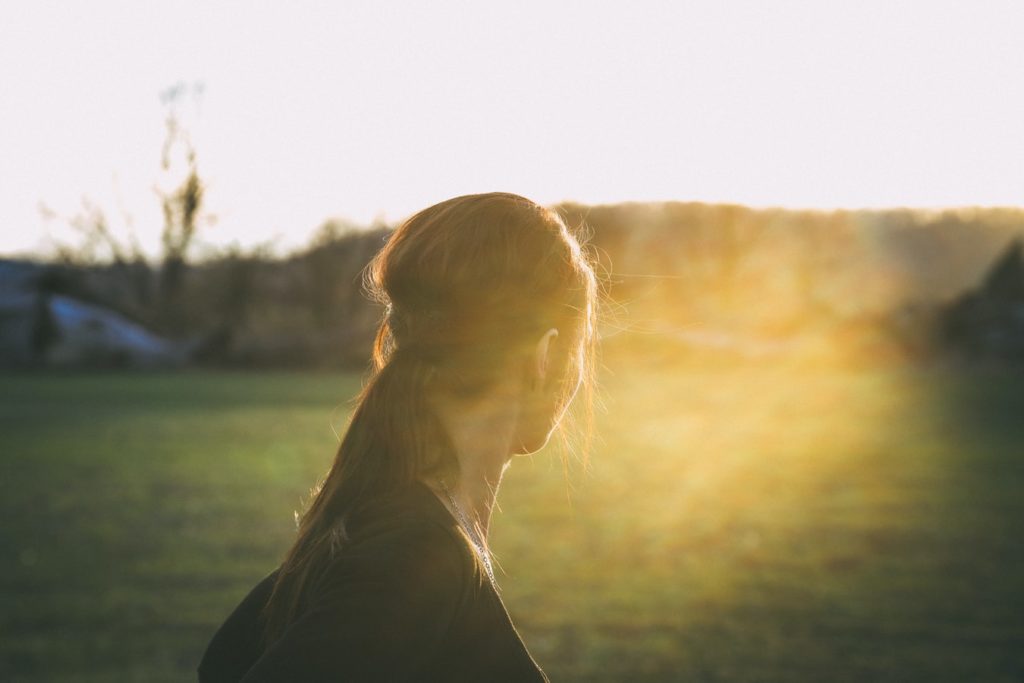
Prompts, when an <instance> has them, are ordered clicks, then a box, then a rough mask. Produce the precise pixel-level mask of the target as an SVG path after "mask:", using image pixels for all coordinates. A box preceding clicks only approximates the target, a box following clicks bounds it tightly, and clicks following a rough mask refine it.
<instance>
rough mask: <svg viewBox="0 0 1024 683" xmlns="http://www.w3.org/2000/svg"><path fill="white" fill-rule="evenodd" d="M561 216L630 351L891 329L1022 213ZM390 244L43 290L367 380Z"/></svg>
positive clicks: (232, 357)
mask: <svg viewBox="0 0 1024 683" xmlns="http://www.w3.org/2000/svg"><path fill="white" fill-rule="evenodd" d="M554 208H555V209H556V210H557V211H559V212H560V213H561V214H562V215H563V216H564V217H565V219H566V221H567V222H568V223H569V225H570V226H572V227H574V228H577V229H579V230H580V231H581V232H582V233H584V234H585V235H586V237H587V241H588V243H589V245H590V248H591V249H593V250H594V253H595V256H596V258H597V260H598V262H599V264H600V270H601V273H602V277H603V279H604V282H605V290H606V294H607V302H608V305H607V306H606V313H607V315H606V321H607V323H606V325H607V328H608V329H607V330H606V332H607V333H608V336H609V338H612V337H614V338H617V339H619V340H620V341H621V340H623V339H629V338H634V337H636V338H640V337H646V338H647V340H648V341H649V340H650V338H652V337H653V338H659V337H666V338H668V337H672V336H673V334H675V333H676V332H683V333H685V332H686V331H693V330H703V331H705V332H714V333H716V334H727V335H730V336H731V337H742V338H756V339H771V340H779V339H785V338H792V337H794V336H799V335H800V334H803V333H804V332H805V331H806V330H809V329H822V328H823V327H829V326H831V327H833V328H834V327H836V326H842V325H848V324H849V323H850V321H871V324H872V325H876V326H882V327H884V326H886V325H889V324H890V323H891V322H892V321H893V320H903V319H904V318H905V314H906V312H907V311H908V310H911V311H921V310H926V311H930V310H933V309H935V308H937V307H939V306H942V305H944V304H945V303H947V302H949V301H951V300H952V299H953V298H955V297H956V296H957V295H959V294H961V293H962V292H963V291H964V290H966V289H968V288H971V287H973V286H975V285H976V284H977V283H978V281H979V279H980V278H981V277H982V276H983V274H984V272H985V270H986V268H987V267H988V266H989V264H990V263H991V262H992V261H993V260H994V259H995V258H996V257H997V256H998V254H999V253H1000V252H1001V251H1002V250H1003V249H1005V247H1006V245H1007V244H1008V243H1009V242H1011V241H1012V240H1013V239H1014V238H1015V237H1019V236H1021V235H1022V234H1024V210H1020V209H962V210H946V211H921V210H909V209H907V210H903V209H900V210H886V211H867V210H865V211H831V212H824V211H798V210H784V209H751V208H747V207H743V206H736V205H709V204H701V203H683V202H665V203H625V204H616V205H604V206H584V205H579V204H572V203H569V204H563V205H559V206H557V207H554ZM389 232H390V230H389V229H388V228H386V227H377V228H372V229H358V228H353V227H351V226H349V225H347V224H343V223H338V222H328V223H326V224H325V225H324V226H323V227H322V228H321V230H320V231H319V232H318V234H317V237H316V238H315V240H314V242H313V243H312V244H310V245H309V246H308V247H307V248H306V249H304V250H302V251H299V252H297V253H294V254H292V255H289V256H286V257H274V256H271V255H268V254H266V253H264V252H260V251H253V252H245V251H241V250H235V251H233V252H230V253H227V254H223V255H220V256H218V257H216V258H212V259H208V260H205V261H202V262H198V263H186V264H184V266H183V265H182V264H180V263H178V264H175V266H174V267H175V268H179V269H181V272H180V273H176V275H175V276H176V278H177V279H178V283H177V285H176V287H175V292H174V296H173V297H168V296H166V295H165V293H162V291H161V282H162V281H164V280H166V278H163V279H162V278H161V272H160V271H161V267H160V266H154V265H151V264H149V263H147V262H146V261H144V260H141V259H134V260H125V259H119V260H116V261H115V262H114V263H106V264H82V263H79V264H76V263H73V262H70V261H68V262H65V263H64V264H54V265H52V266H51V267H50V268H48V270H47V274H46V277H45V278H44V280H43V282H42V283H41V285H40V286H41V287H42V288H43V289H44V290H45V291H48V292H53V293H61V294H66V295H69V296H74V297H77V298H79V299H82V300H86V301H89V302H92V303H98V304H101V305H103V306H105V307H108V308H111V309H113V310H116V311H118V312H120V313H121V314H123V315H125V316H127V317H129V318H130V319H132V320H135V321H137V322H139V323H141V324H143V325H145V326H146V327H148V328H149V329H152V330H155V331H157V332H159V333H161V334H163V335H165V336H168V337H172V338H179V339H190V340H193V341H195V342H196V343H195V348H196V360H197V361H198V362H208V363H217V364H246V365H265V364H272V365H350V366H351V365H359V366H361V365H363V364H365V361H366V358H367V357H368V353H369V347H370V343H371V340H372V334H373V329H374V328H375V326H376V324H377V321H378V320H379V318H380V315H381V311H380V310H379V308H378V307H377V306H376V305H375V304H373V303H371V302H369V301H367V300H366V299H365V298H364V296H363V293H362V271H363V269H364V267H365V266H366V264H367V263H368V261H369V260H370V258H371V257H372V256H373V255H374V254H375V253H376V252H377V250H378V249H379V248H380V247H381V245H382V244H383V243H384V241H385V240H386V239H387V236H388V234H389ZM901 316H903V317H902V318H901ZM923 319H927V316H925V318H923ZM922 324H923V323H922ZM899 334H901V335H904V336H908V335H909V336H908V338H914V337H915V335H917V336H920V334H921V333H920V331H911V332H909V333H908V332H907V331H906V330H903V331H901V332H899ZM912 343H920V342H919V340H918V341H914V342H912Z"/></svg>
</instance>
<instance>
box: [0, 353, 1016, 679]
mask: <svg viewBox="0 0 1024 683" xmlns="http://www.w3.org/2000/svg"><path fill="white" fill-rule="evenodd" d="M602 379H603V404H602V407H599V410H598V413H597V427H596V430H595V437H596V439H595V443H594V445H593V448H592V451H591V454H590V461H589V466H588V467H586V468H584V467H583V466H582V465H581V464H580V463H579V462H576V461H570V465H569V467H568V470H569V473H568V477H566V475H565V474H564V472H563V466H562V462H561V460H560V458H559V456H558V454H557V453H556V452H555V449H553V448H551V449H549V450H548V451H546V452H542V453H540V454H538V455H536V456H534V457H532V458H528V459H523V460H522V461H521V462H517V463H515V465H514V467H513V468H512V469H511V470H510V473H509V476H508V478H507V479H506V482H505V484H504V488H503V491H502V495H501V498H500V502H501V505H502V513H501V514H500V515H499V516H498V518H497V519H496V522H495V527H494V529H493V537H492V543H493V546H494V548H495V551H496V553H497V556H498V559H499V560H500V563H501V566H502V569H503V571H502V573H501V575H500V582H501V584H502V586H503V590H504V598H505V601H506V603H507V605H508V607H509V609H510V611H511V612H512V614H513V617H514V618H515V619H516V621H517V623H518V625H519V627H520V630H521V632H522V634H523V636H524V639H525V640H526V642H527V644H528V646H529V647H530V648H531V650H532V652H533V653H534V655H535V657H536V658H537V659H538V661H539V662H540V663H541V664H542V665H543V666H544V668H545V669H546V670H547V672H548V673H549V675H550V676H551V678H552V680H555V681H623V680H630V681H642V680H651V681H655V680H658V681H662V680H665V681H668V680H697V681H1008V682H1009V681H1020V680H1024V580H1022V577H1024V538H1022V533H1021V532H1022V529H1024V527H1022V525H1021V522H1022V521H1024V498H1022V495H1021V494H1022V492H1024V391H1022V389H1021V387H1022V386H1024V385H1022V379H1024V375H1022V374H1021V373H1020V372H1010V371H1007V370H999V371H996V370H991V371H986V370H975V371H973V372H971V373H970V374H968V373H966V372H964V371H954V370H950V369H901V370H872V371H858V372H854V371H850V370H838V369H830V370H826V369H817V370H814V369H810V368H801V367H797V366H792V365H791V366H784V365H779V366H775V367H770V368H769V367H737V368H731V369H713V370H708V369H705V370H699V369H695V368H687V367H682V366H680V367H670V368H666V367H665V366H662V365H656V364H654V363H650V364H648V365H645V364H643V363H639V362H635V363H632V364H629V365H625V366H622V367H615V371H614V372H612V371H607V370H606V371H605V372H604V373H603V377H602ZM0 382H2V385H3V391H2V392H0V433H2V441H0V486H2V489H3V495H2V497H0V519H2V522H0V529H2V533H0V551H2V557H3V558H4V561H3V562H2V563H0V635H2V637H0V679H3V680H5V681H43V680H46V681H52V680H140V681H162V680H168V681H171V680H186V679H190V678H193V673H192V672H193V671H194V668H195V665H196V663H197V661H198V659H199V657H200V655H201V653H202V650H203V648H204V646H205V644H206V642H207V641H208V639H209V638H210V636H211V635H212V633H213V630H214V629H215V628H216V626H217V625H218V624H219V623H220V621H221V620H222V619H223V618H224V617H225V616H226V614H227V612H228V611H229V610H230V609H231V608H232V607H233V606H234V605H235V604H236V603H237V601H238V600H239V599H240V598H241V597H242V595H243V594H244V593H245V592H246V591H247V590H248V589H249V588H250V587H251V586H252V585H253V584H254V583H255V582H256V581H257V580H258V579H259V578H261V577H262V576H263V575H264V574H265V573H267V572H268V571H270V570H271V569H272V568H273V567H274V566H275V564H276V562H277V560H278V558H279V557H280V554H281V553H282V552H283V550H284V549H285V548H286V546H287V544H288V541H289V538H290V534H291V533H292V529H293V522H292V517H291V516H292V511H293V510H294V509H296V508H297V507H298V506H299V504H300V500H301V498H302V497H303V496H304V495H305V492H306V491H307V490H308V487H309V486H310V485H311V484H312V483H313V482H314V481H315V480H316V478H317V477H318V476H319V475H320V474H321V473H323V471H324V470H325V468H326V467H327V465H328V463H329V461H330V459H331V458H332V456H333V451H334V445H335V443H336V441H335V436H334V434H333V433H332V425H334V427H335V428H337V429H339V430H340V429H341V428H342V426H343V425H344V420H345V416H346V410H347V408H346V405H347V404H346V401H347V399H348V398H349V397H351V396H352V395H353V394H354V393H355V391H356V390H357V388H358V384H359V377H358V376H355V375H343V374H334V375H330V374H322V373H321V374H259V375H251V374H232V373H182V374H166V375H161V374H135V375H132V374H76V375H32V376H30V375H13V376H6V377H3V378H2V380H0Z"/></svg>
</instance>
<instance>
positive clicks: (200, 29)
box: [0, 0, 1024, 254]
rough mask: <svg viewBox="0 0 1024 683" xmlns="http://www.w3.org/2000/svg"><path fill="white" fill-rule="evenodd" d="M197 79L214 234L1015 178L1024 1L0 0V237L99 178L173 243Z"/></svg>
mask: <svg viewBox="0 0 1024 683" xmlns="http://www.w3.org/2000/svg"><path fill="white" fill-rule="evenodd" d="M179 82H182V83H185V84H187V85H189V86H192V85H194V84H201V87H202V95H201V97H198V98H193V99H187V100H185V101H183V102H182V104H181V107H180V111H181V114H182V117H183V119H184V120H185V121H186V123H187V124H188V126H189V128H190V129H191V131H192V135H193V137H194V139H195V145H196V149H197V156H198V163H199V171H200V174H201V176H202V177H203V178H204V179H205V180H206V182H207V183H208V187H209V190H208V209H209V211H210V212H211V213H212V214H214V215H215V216H216V217H217V220H216V223H215V224H213V225H210V226H207V227H205V228H204V230H203V237H204V242H206V243H208V244H212V245H226V244H229V243H231V242H237V243H239V244H241V245H243V246H251V245H253V244H256V243H258V242H265V241H268V240H271V241H272V242H273V244H274V245H275V246H276V247H277V248H278V249H279V250H287V249H291V248H295V247H296V246H298V245H300V244H302V243H303V242H305V241H306V240H307V239H308V238H309V236H310V234H311V233H312V232H313V231H314V230H315V228H316V227H317V226H318V225H319V224H320V223H322V222H323V221H324V219H326V218H328V217H332V216H334V217H342V218H346V219H349V220H352V221H355V222H357V223H369V222H371V221H373V220H375V219H380V220H386V221H393V220H397V219H400V218H402V217H404V216H406V215H408V214H410V213H412V212H413V211H415V210H417V209H419V208H422V207H425V206H427V205H429V204H432V203H434V202H437V201H440V200H442V199H445V198H447V197H450V196H454V195H458V194H465V193H469V192H481V191H489V190H507V191H512V192H518V193H520V194H524V195H527V196H529V197H531V198H533V199H535V200H537V201H539V202H541V203H545V204H552V203H555V202H558V201H562V200H567V199H571V200H577V201H581V202H587V203H607V202H615V201H622V200H659V199H681V200H702V201H730V202H740V203H745V204H751V205H755V206H763V205H782V206H794V207H822V208H830V207H837V206H845V207H883V206H894V205H904V206H928V207H936V206H959V205H1022V204H1024V3H1020V2H984V1H977V2H963V1H961V2H940V1H936V0H929V1H926V2H893V1H892V0H887V1H883V2H864V1H858V2H847V1H845V0H843V1H836V2H823V1H816V2H815V1H809V2H781V1H779V0H773V1H772V2H756V1H751V2H723V1H709V2H684V1H680V0H674V1H668V2H644V1H636V2H619V3H611V2H593V1H578V2H560V1H558V0H544V1H540V2H533V1H523V0H517V1H516V2H504V3H501V4H496V3H488V2H479V1H478V0H477V1H466V2H449V1H444V2H442V1H439V0H433V1H431V2H405V3H393V2H360V3H356V2H319V3H313V2H297V1H294V0H293V1H290V2H287V3H284V2H281V3H271V2H245V3H241V2H239V3H228V2H217V3H214V2H209V1H208V0H207V1H205V2H153V3H151V2H145V3H142V2H102V1H99V2H72V1H70V0H69V1H68V2H64V3H52V2H37V1H33V2H25V3H14V2H10V3H7V2H5V3H4V12H3V19H2V21H0V87H2V90H0V253H6V254H10V253H17V252H26V251H31V250H37V251H38V250H42V249H45V248H47V245H48V244H51V243H52V240H53V239H64V240H68V241H72V242H73V241H74V239H75V236H74V233H73V232H71V231H70V229H69V228H68V227H67V225H66V223H67V220H68V219H69V218H70V217H72V216H74V215H75V213H76V212H78V211H79V210H80V206H81V202H82V199H83V198H89V199H90V200H91V201H92V202H93V203H94V204H96V205H97V206H99V207H101V208H102V209H104V210H105V211H106V212H107V213H108V214H109V215H110V218H111V222H112V223H113V225H114V228H115V231H120V232H119V234H124V230H125V228H124V226H123V225H122V224H121V218H120V216H121V215H122V214H124V213H126V214H128V215H129V216H131V219H132V221H133V224H134V230H135V231H136V233H137V234H138V235H139V237H140V239H141V241H142V243H143V245H144V246H145V247H146V248H147V249H150V250H151V251H153V252H154V253H155V250H156V245H157V244H158V239H159V232H160V226H161V216H160V212H159V204H158V200H157V198H156V195H155V193H154V191H153V187H154V185H155V184H157V183H165V184H166V183H167V182H170V180H173V178H170V179H169V178H168V177H163V178H162V177H161V175H160V169H159V157H160V146H161V143H162V140H163V136H164V128H163V126H164V116H165V108H164V105H163V104H162V103H161V101H160V98H159V95H160V93H161V92H162V91H164V90H166V89H167V88H168V87H170V86H172V85H174V84H175V83H179ZM41 205H44V206H45V207H47V211H46V212H41V211H40V206H41ZM44 213H50V217H49V218H46V217H44V215H43V214H44Z"/></svg>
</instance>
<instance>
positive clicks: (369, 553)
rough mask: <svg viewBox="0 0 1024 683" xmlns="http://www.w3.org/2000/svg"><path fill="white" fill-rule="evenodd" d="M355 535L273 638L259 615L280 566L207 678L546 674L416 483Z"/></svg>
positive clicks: (213, 645)
mask: <svg viewBox="0 0 1024 683" xmlns="http://www.w3.org/2000/svg"><path fill="white" fill-rule="evenodd" d="M346 531H347V532H348V536H349V540H348V541H347V542H346V544H345V545H344V547H343V548H342V549H341V550H340V551H339V552H338V554H337V556H336V557H335V558H334V559H333V560H332V562H331V564H330V565H329V567H328V569H327V571H325V572H324V573H323V575H322V577H321V578H320V579H319V580H317V581H315V582H313V583H312V585H311V587H310V588H309V590H308V591H307V594H306V595H304V596H303V598H304V599H303V600H302V603H301V604H302V605H304V607H303V609H302V610H301V612H300V614H299V617H298V618H297V619H296V620H295V621H294V622H292V623H291V625H290V626H289V627H288V629H287V630H286V631H285V633H284V634H283V635H282V636H281V638H279V639H278V640H277V641H276V642H274V643H272V644H271V645H270V646H269V647H264V645H263V644H262V628H263V621H262V619H261V616H260V612H261V610H262V609H263V607H264V605H265V604H266V601H267V598H268V597H269V595H270V591H271V588H272V587H273V582H274V580H275V578H276V575H277V572H276V571H275V572H274V573H272V574H270V575H269V576H267V577H266V578H264V579H263V580H262V581H261V582H260V583H259V584H258V585H257V586H256V587H255V588H253V589H252V591H251V592H250V593H249V594H248V595H247V596H246V597H245V599H244V600H242V602H241V604H239V605H238V607H237V608H235V611H234V612H233V613H232V614H231V616H229V617H228V619H227V621H225V622H224V624H223V625H222V626H221V627H220V629H219V630H218V631H217V633H216V635H214V637H213V640H212V641H211V642H210V644H209V646H208V647H207V650H206V654H204V655H203V659H202V662H201V663H200V665H199V680H200V682H201V683H221V682H226V681H232V682H235V681H245V683H257V682H262V681H296V682H299V681H303V682H304V681H309V682H310V683H313V682H316V681H546V680H547V678H546V677H545V676H544V674H543V673H542V672H541V670H540V668H538V666H537V664H536V663H535V662H534V661H533V659H532V658H531V657H530V655H529V653H528V652H527V650H526V647H525V646H524V645H523V642H522V640H521V639H520V638H519V635H518V634H517V633H516V630H515V628H514V627H513V625H512V622H511V620H510V619H509V616H508V613H507V612H506V610H505V607H504V605H503V604H502V601H501V598H500V597H499V596H498V594H497V592H496V591H495V589H494V587H493V586H492V585H491V583H490V581H489V580H488V578H487V575H486V573H485V572H484V569H483V567H482V563H481V561H480V560H479V558H478V557H477V555H476V553H475V552H474V550H473V547H472V545H471V544H470V541H469V539H468V537H467V536H466V535H465V534H464V533H463V532H462V530H461V528H460V527H459V525H458V523H457V522H456V521H455V519H454V518H453V517H452V516H451V515H450V514H449V513H448V510H447V509H446V508H445V507H444V505H443V504H442V503H441V501H440V500H438V499H437V497H436V496H435V495H434V494H433V492H431V491H430V490H429V489H428V488H427V487H426V486H423V485H421V484H417V485H415V486H414V487H412V488H410V489H409V490H408V491H406V492H403V494H402V495H400V496H393V497H391V498H389V499H387V500H382V501H379V502H378V503H376V504H374V505H373V506H372V507H371V508H370V509H368V510H366V511H365V512H364V513H363V514H361V515H360V516H359V517H357V518H354V519H353V520H352V523H350V524H347V525H346Z"/></svg>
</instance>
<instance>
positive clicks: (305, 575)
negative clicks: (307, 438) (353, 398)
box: [265, 192, 597, 642]
mask: <svg viewBox="0 0 1024 683" xmlns="http://www.w3.org/2000/svg"><path fill="white" fill-rule="evenodd" d="M365 281H366V286H367V289H368V290H369V292H370V294H371V296H372V297H373V298H374V299H376V300H377V301H378V302H380V303H381V304H383V305H384V306H385V307H386V311H387V313H386V315H385V317H384V320H383V321H382V322H381V324H380V328H379V329H378V331H377V337H376V341H375V343H374V348H373V367H372V373H371V375H370V377H369V379H368V381H367V382H366V384H365V386H364V388H363V390H362V392H361V393H360V395H359V397H358V398H357V403H356V407H355V410H354V411H353V414H352V418H351V421H350V423H349V425H348V429H347V431H346V432H345V436H344V438H343V439H342V441H341V444H340V445H339V447H338V451H337V455H336V456H335V459H334V463H333V465H332V466H331V469H330V471H329V473H328V474H327V477H326V478H325V479H324V481H323V483H322V484H321V485H320V487H319V490H317V491H316V492H315V495H314V496H313V499H312V502H311V503H310V505H309V507H308V509H307V510H306V512H305V514H304V515H303V516H302V517H301V520H300V522H299V529H298V535H297V538H296V540H295V543H294V544H293V545H292V547H291V549H290V550H289V551H288V553H287V554H286V555H285V558H284V560H283V562H282V564H281V568H280V571H279V573H278V576H277V580H276V582H275V584H274V589H273V592H272V594H271V597H270V600H269V601H268V603H267V606H266V610H265V616H266V629H265V636H266V638H267V640H268V642H272V641H273V640H275V639H276V638H277V637H279V636H280V635H281V634H282V633H283V631H284V629H285V628H286V626H287V625H288V624H289V623H290V622H291V621H292V620H293V619H294V618H295V616H296V614H297V612H298V609H299V605H300V600H301V596H302V594H303V590H304V588H305V587H306V586H307V585H308V584H309V583H310V581H311V580H313V579H314V578H315V577H316V576H317V575H318V572H320V571H322V570H323V569H324V567H325V566H326V565H327V563H328V562H329V561H330V560H331V559H332V558H333V557H334V555H335V553H336V552H338V551H339V550H340V549H341V547H342V546H343V544H344V541H345V538H346V535H345V526H344V524H345V521H346V518H347V517H348V516H349V515H351V514H352V513H355V512H357V511H358V510H359V509H360V508H361V507H362V506H364V505H366V504H367V503H369V502H372V501H373V500H375V499H378V498H379V497H381V496H384V495H387V494H389V493H391V492H395V491H398V490H400V489H402V488H404V487H406V486H409V485H410V484H412V483H413V482H415V481H417V480H418V479H422V478H424V477H431V476H438V477H445V478H448V480H449V481H452V480H454V479H455V478H457V477H458V462H457V460H456V458H455V453H454V449H453V447H452V446H451V442H450V439H449V437H448V435H447V433H446V432H445V429H444V427H443V425H442V423H441V421H440V420H439V419H438V417H437V415H436V413H435V412H434V410H433V409H432V407H431V397H432V396H439V395H447V396H450V397H453V398H465V399H472V398H473V397H474V396H477V395H480V394H482V393H483V392H486V391H487V389H488V388H489V387H490V386H491V385H492V384H493V382H494V381H495V380H496V379H498V374H499V373H501V372H503V371H507V370H508V368H509V367H510V366H509V363H508V361H510V360H511V359H512V358H514V357H515V356H516V355H517V354H521V353H523V352H524V351H525V350H526V349H528V348H530V347H531V346H533V345H535V344H536V342H537V340H538V339H539V338H540V336H541V335H542V334H543V333H544V331H545V330H547V329H549V328H552V327H554V328H557V329H558V330H559V337H560V339H559V342H562V341H563V340H565V341H566V342H567V343H568V345H569V346H568V347H567V349H568V354H569V370H568V373H567V375H569V376H571V377H572V378H573V381H566V382H564V383H563V387H564V395H563V401H564V402H563V406H564V403H567V402H568V401H569V400H571V398H572V392H573V391H574V390H575V388H576V382H575V381H574V380H575V376H576V375H577V373H578V374H579V375H581V376H582V377H583V389H584V392H583V393H584V394H585V395H584V397H583V401H582V403H583V407H584V410H589V407H590V402H591V396H590V391H591V386H592V372H593V345H594V340H595V332H596V330H595V320H596V315H597V312H596V305H597V283H596V280H595V276H594V271H593V268H592V266H591V262H590V259H589V258H588V257H587V255H586V254H585V252H584V251H583V250H582V249H581V247H580V244H579V242H578V241H577V239H576V238H575V237H574V236H573V234H572V233H570V231H569V229H568V228H567V227H566V224H565V222H564V221H563V220H562V218H561V217H560V216H559V215H558V214H556V213H554V212H553V211H551V210H549V209H546V208H544V207H541V206H538V205H537V204H535V203H533V202H532V201H530V200H528V199H526V198H524V197H520V196H518V195H514V194H508V193H501V192H495V193H488V194H476V195H466V196H462V197H455V198H454V199H449V200H447V201H444V202H441V203H440V204H435V205H434V206H431V207H429V208H427V209H424V210H423V211H420V212H419V213H417V214H415V215H414V216H412V217H411V218H409V219H408V220H406V221H405V222H404V223H403V224H401V225H400V226H399V227H398V228H397V229H396V230H395V231H394V233H393V234H392V235H391V237H390V239H389V240H388V242H387V243H386V244H385V246H384V248H383V249H382V250H381V251H380V252H379V253H378V254H377V255H376V256H375V257H374V259H373V260H372V261H371V262H370V264H369V266H368V267H367V270H366V272H365Z"/></svg>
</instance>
